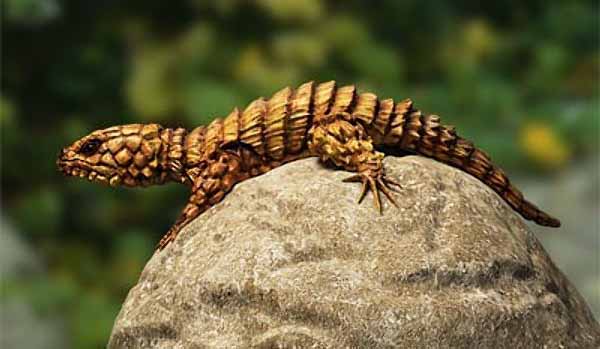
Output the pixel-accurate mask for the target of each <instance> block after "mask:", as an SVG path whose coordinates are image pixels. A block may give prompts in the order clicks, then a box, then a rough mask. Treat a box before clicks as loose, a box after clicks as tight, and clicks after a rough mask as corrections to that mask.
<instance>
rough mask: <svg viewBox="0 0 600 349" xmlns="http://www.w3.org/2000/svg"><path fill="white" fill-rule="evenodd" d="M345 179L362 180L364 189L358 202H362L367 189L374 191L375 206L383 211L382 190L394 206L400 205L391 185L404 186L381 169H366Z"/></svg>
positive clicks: (348, 180)
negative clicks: (393, 195) (395, 198)
mask: <svg viewBox="0 0 600 349" xmlns="http://www.w3.org/2000/svg"><path fill="white" fill-rule="evenodd" d="M343 181H344V182H362V190H361V192H360V196H359V197H358V203H361V202H362V200H363V199H364V198H365V195H366V194H367V191H368V190H370V191H372V192H373V202H374V203H375V207H376V208H377V209H378V210H379V213H382V209H381V200H380V198H379V191H380V190H381V192H382V193H383V194H384V195H385V196H386V197H387V198H388V200H389V201H390V202H391V203H392V204H393V205H394V206H396V207H398V205H397V204H396V201H395V200H394V198H393V197H392V193H391V192H390V190H393V189H392V187H391V185H395V186H397V187H399V188H402V186H401V185H400V183H398V182H396V181H394V180H392V179H390V178H389V177H386V176H385V175H384V174H383V173H382V172H381V171H376V172H373V171H364V172H361V173H358V174H355V175H353V176H350V177H348V178H345V179H344V180H343Z"/></svg>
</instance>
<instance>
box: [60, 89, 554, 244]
mask: <svg viewBox="0 0 600 349" xmlns="http://www.w3.org/2000/svg"><path fill="white" fill-rule="evenodd" d="M385 149H395V150H398V151H408V152H412V153H416V154H419V155H424V156H427V157H430V158H433V159H436V160H438V161H441V162H443V163H446V164H449V165H452V166H454V167H457V168H459V169H461V170H463V171H465V172H467V173H469V174H471V175H473V176H475V177H476V178H478V179H479V180H481V181H482V182H483V183H485V184H486V185H488V186H489V187H490V188H492V189H493V190H494V191H495V192H496V193H498V194H499V195H500V196H501V197H502V198H503V199H504V200H505V201H506V202H507V203H508V204H509V205H510V206H511V207H512V208H513V209H514V210H516V211H517V212H519V213H520V214H521V215H522V216H523V217H524V218H526V219H529V220H533V221H535V222H536V223H538V224H540V225H544V226H550V227H558V226H560V222H559V221H558V220H557V219H556V218H553V217H551V216H549V215H548V214H546V213H544V212H542V211H541V210H539V209H538V208H537V207H536V206H535V205H533V204H532V203H530V202H528V201H526V200H525V199H524V198H523V195H522V194H521V192H520V191H519V190H518V189H517V188H515V187H514V186H513V185H512V184H511V183H510V181H509V180H508V178H507V176H506V174H505V173H504V172H503V171H502V170H501V169H500V168H498V167H497V166H496V165H494V164H493V163H492V162H491V161H490V158H489V156H488V155H487V154H486V153H485V152H483V151H481V150H479V149H477V148H475V147H474V145H473V143H472V142H470V141H468V140H466V139H464V138H461V137H460V136H458V135H457V134H456V132H455V130H454V128H453V127H450V126H444V125H441V124H440V120H439V117H437V116H435V115H425V114H423V113H422V112H421V111H419V110H418V109H416V108H415V107H414V106H413V103H412V101H411V100H409V99H405V100H402V101H400V102H395V101H394V100H392V99H379V98H378V97H377V96H376V95H375V94H373V93H360V94H359V93H357V91H356V88H355V87H354V86H343V87H338V86H337V85H336V83H335V82H334V81H330V82H325V83H321V84H316V83H314V82H308V83H305V84H303V85H301V86H300V87H298V88H297V89H292V88H289V87H286V88H284V89H283V90H281V91H279V92H277V93H275V94H274V95H273V96H272V97H271V98H270V99H268V100H265V99H263V98H259V99H256V100H254V101H253V102H251V103H250V104H249V105H248V107H246V109H244V110H243V111H240V110H238V109H237V108H236V109H234V110H233V111H232V112H231V113H230V114H229V115H228V116H227V117H225V118H224V119H221V118H217V119H215V120H214V121H213V122H212V123H211V124H210V125H208V126H200V127H197V128H195V129H194V130H192V131H191V132H188V131H187V130H185V129H183V128H177V129H170V128H163V127H161V126H160V125H157V124H145V125H144V124H130V125H122V126H114V127H109V128H106V129H102V130H97V131H94V132H92V133H90V134H89V135H87V136H85V137H83V138H81V139H79V140H78V141H76V142H75V143H73V144H72V145H71V146H69V147H67V148H65V149H63V150H62V152H61V154H60V156H59V159H58V161H57V164H58V166H59V168H60V169H61V170H62V172H63V173H65V174H66V175H70V176H77V177H83V178H87V179H89V180H92V181H96V182H101V183H105V184H110V185H111V186H116V185H125V186H129V187H136V186H148V185H152V184H163V183H166V182H170V181H173V182H178V183H183V184H185V185H188V186H189V187H190V188H191V192H192V193H191V196H190V198H189V201H188V203H187V205H186V206H185V208H184V209H183V212H182V213H181V215H180V217H179V218H178V219H177V221H176V222H175V224H174V225H173V226H172V227H171V229H170V230H169V232H168V233H167V234H166V235H165V236H164V237H163V238H162V239H161V241H160V242H159V244H158V248H159V249H163V248H164V247H165V246H167V245H168V244H169V243H170V242H171V241H173V240H174V239H175V237H176V236H177V234H178V233H179V231H180V230H181V229H182V228H183V227H184V226H185V225H186V224H188V223H189V222H190V221H192V220H193V219H194V218H195V217H197V216H198V215H199V214H200V213H202V212H203V211H205V210H206V209H208V208H209V207H210V206H212V205H214V204H216V203H217V202H219V201H221V200H222V199H223V197H224V196H225V195H226V193H227V192H229V191H230V190H231V188H232V187H233V186H234V185H235V184H236V183H238V182H240V181H243V180H245V179H247V178H250V177H254V176H257V175H260V174H262V173H265V172H267V171H269V170H271V169H273V168H275V167H278V166H280V165H282V164H284V163H286V162H289V161H293V160H296V159H300V158H305V157H309V156H317V157H319V158H320V159H321V160H322V161H324V162H329V163H332V164H334V165H335V166H337V167H340V168H343V169H345V170H347V171H352V172H356V174H355V175H353V176H351V177H349V178H347V179H346V180H345V181H349V182H353V181H355V182H361V183H362V191H361V194H360V197H359V202H360V201H361V200H362V199H363V197H364V196H365V194H366V193H367V191H372V193H373V198H374V202H375V206H376V207H377V209H379V210H380V211H381V203H380V197H379V192H380V191H381V192H382V193H383V194H384V195H385V196H386V197H387V198H388V200H389V201H390V202H391V203H393V204H395V201H394V199H393V196H392V194H391V192H390V190H389V188H390V186H400V183H397V182H396V181H394V180H393V179H391V178H389V177H387V176H386V175H385V171H384V169H383V165H382V159H383V157H384V154H383V153H382V152H380V151H378V150H381V151H385Z"/></svg>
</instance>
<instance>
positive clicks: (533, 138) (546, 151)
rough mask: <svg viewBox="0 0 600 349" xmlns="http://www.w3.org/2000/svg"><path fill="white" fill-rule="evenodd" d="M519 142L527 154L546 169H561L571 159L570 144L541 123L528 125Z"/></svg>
mask: <svg viewBox="0 0 600 349" xmlns="http://www.w3.org/2000/svg"><path fill="white" fill-rule="evenodd" d="M519 141H520V145H521V147H522V149H523V150H524V151H525V154H527V156H528V157H529V158H530V159H532V160H533V161H535V162H536V163H537V164H538V165H540V166H543V167H546V168H560V167H562V166H564V165H565V164H566V163H567V161H568V160H569V158H570V157H571V149H570V148H569V146H568V144H567V143H566V142H565V141H564V140H563V139H562V138H561V137H560V135H559V134H557V133H556V131H555V130H554V129H552V128H551V127H550V126H548V125H546V124H543V123H541V122H531V123H528V124H526V125H525V126H524V127H523V128H522V130H521V132H520V137H519Z"/></svg>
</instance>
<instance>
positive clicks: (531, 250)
mask: <svg viewBox="0 0 600 349" xmlns="http://www.w3.org/2000/svg"><path fill="white" fill-rule="evenodd" d="M385 165H386V168H387V173H388V174H389V175H391V176H392V177H393V178H395V179H397V180H399V181H400V182H402V183H403V185H404V187H403V189H401V190H399V192H398V193H397V194H396V198H397V199H398V203H399V208H398V209H397V208H395V207H393V206H391V205H389V204H388V203H386V204H385V205H384V214H383V215H379V214H378V213H377V212H376V211H375V208H374V207H373V203H372V201H371V195H370V194H369V195H368V196H367V198H366V199H365V201H364V202H363V203H362V204H361V205H357V204H356V199H357V196H358V194H359V190H360V185H358V184H356V183H342V182H341V180H342V178H345V177H346V176H348V173H347V172H344V171H333V170H332V169H330V168H325V167H323V166H322V165H320V164H319V163H318V162H317V160H316V159H314V158H313V159H306V160H302V161H296V162H293V163H290V164H288V165H286V166H283V167H281V168H278V169H275V170H273V171H271V172H269V173H267V174H265V175H263V176H260V177H257V178H255V179H251V180H248V181H245V182H243V183H241V184H238V185H237V186H236V187H235V188H234V190H233V191H232V192H231V193H230V194H229V195H228V196H227V197H226V199H225V200H224V201H223V202H222V203H220V204H218V205H216V206H215V207H213V208H211V209H210V210H209V211H207V212H205V213H204V214H202V215H201V216H200V217H199V218H198V219H196V220H195V221H194V222H193V223H192V224H190V225H189V226H188V227H187V228H186V229H184V230H183V231H182V233H181V234H180V235H179V237H178V239H177V240H176V241H175V242H174V243H172V244H171V245H170V246H169V247H167V248H166V249H165V250H164V251H162V252H160V253H156V254H155V255H154V256H153V257H152V259H151V260H150V261H149V262H148V264H147V265H146V268H145V270H144V271H143V273H142V275H141V277H140V280H139V282H138V284H137V285H136V286H135V287H134V288H133V289H132V290H131V291H130V292H129V295H128V297H127V300H126V301H125V303H124V304H123V308H122V309H121V312H120V314H119V316H118V318H117V319H116V322H115V325H114V328H113V332H112V335H111V338H110V342H109V345H108V346H109V348H121V347H127V348H129V347H134V348H135V347H156V348H246V347H255V348H271V347H286V348H292V347H302V348H304V347H310V348H330V347H331V348H338V347H343V348H345V347H349V348H388V347H402V348H408V347H429V348H431V347H511V348H537V347H543V346H544V345H545V346H547V347H549V348H559V347H569V348H570V347H582V348H590V347H597V346H599V345H600V325H599V324H598V322H596V321H595V320H594V319H593V317H592V315H591V313H590V311H589V309H588V307H587V305H586V304H585V302H584V301H583V299H582V297H581V296H580V295H579V293H578V292H577V291H576V290H575V289H574V288H573V286H572V285H571V284H570V283H569V282H568V281H567V279H566V278H565V277H564V275H563V274H562V273H561V272H560V271H559V270H558V269H557V268H556V267H555V266H554V264H553V263H552V261H551V260H550V259H549V258H548V255H547V254H546V252H545V251H544V249H543V248H542V246H541V245H540V243H539V242H538V240H537V239H536V238H535V236H533V235H532V233H531V232H530V231H529V230H528V228H527V226H526V225H525V223H524V222H523V220H522V219H521V218H520V217H518V216H517V215H516V214H515V213H514V212H513V211H512V210H511V209H510V208H509V206H508V205H506V204H505V203H504V202H503V201H502V200H501V199H500V197H499V196H497V195H496V194H495V193H494V192H493V191H492V190H490V189H488V188H487V187H486V186H485V185H483V184H481V183H480V182H479V181H477V180H476V179H475V178H473V177H471V176H469V175H467V174H465V173H462V172H460V171H458V170H455V169H453V168H451V167H448V166H445V165H443V164H440V163H437V162H435V161H432V160H428V159H425V158H421V157H414V156H409V157H403V158H394V157H387V158H386V160H385ZM551 233H552V231H551V230H548V234H551Z"/></svg>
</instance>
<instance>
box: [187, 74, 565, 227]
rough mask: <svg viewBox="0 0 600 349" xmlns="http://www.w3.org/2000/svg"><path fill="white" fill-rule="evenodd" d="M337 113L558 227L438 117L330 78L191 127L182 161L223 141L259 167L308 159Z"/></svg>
mask: <svg viewBox="0 0 600 349" xmlns="http://www.w3.org/2000/svg"><path fill="white" fill-rule="evenodd" d="M343 113H345V114H348V115H350V116H351V117H352V118H353V119H354V120H356V121H357V123H359V124H360V125H361V126H362V127H364V130H365V131H366V133H367V134H368V135H369V137H370V138H371V140H372V143H373V145H374V146H388V147H390V148H392V149H396V150H398V151H408V152H413V153H416V154H419V155H423V156H427V157H430V158H434V159H436V160H438V161H441V162H443V163H446V164H449V165H452V166H454V167H457V168H459V169H461V170H463V171H465V172H467V173H469V174H471V175H473V176H475V177H476V178H478V179H479V180H481V181H482V182H483V183H485V184H486V185H487V186H489V187H490V188H492V189H493V190H494V191H495V192H497V193H498V194H499V195H500V196H501V197H502V198H503V199H504V200H505V201H506V202H507V203H508V204H509V205H510V206H511V207H512V208H513V209H515V210H516V211H517V212H519V213H520V214H521V215H522V216H523V217H525V218H526V219H531V220H534V221H535V222H537V223H538V224H541V225H546V226H555V227H556V226H559V225H560V222H559V221H558V220H557V219H555V218H552V217H550V216H549V215H547V214H546V213H544V212H542V211H541V210H539V209H538V208H537V207H536V206H535V205H533V204H532V203H530V202H528V201H526V200H525V199H524V198H523V195H522V194H521V192H520V191H519V190H518V189H517V188H516V187H514V186H513V185H511V183H510V181H509V179H508V178H507V176H506V174H505V173H504V171H502V170H501V169H500V168H499V167H497V166H495V165H494V164H493V163H492V162H491V160H490V158H489V156H488V155H487V154H486V153H485V152H483V151H481V150H479V149H477V148H475V146H474V145H473V143H472V142H470V141H468V140H466V139H464V138H462V137H460V136H458V135H457V134H456V132H455V130H454V127H451V126H444V125H442V124H440V119H439V117H438V116H435V115H425V114H423V113H422V112H421V111H419V110H418V109H415V108H414V107H413V103H412V101H411V100H410V99H404V100H401V101H399V102H395V101H394V100H393V99H379V98H378V97H377V95H375V94H373V93H370V92H365V93H360V94H359V93H358V92H357V90H356V88H355V86H353V85H349V86H342V87H338V86H337V85H336V83H335V81H329V82H325V83H321V84H316V83H314V82H307V83H305V84H303V85H301V86H299V87H298V88H297V89H292V88H290V87H286V88H284V89H282V90H280V91H278V92H276V93H275V94H274V95H273V96H272V97H271V98H270V99H268V100H265V99H264V98H262V97H261V98H258V99H256V100H254V101H252V102H251V103H250V104H249V105H248V106H247V107H246V108H245V109H244V110H243V111H240V110H238V109H237V108H236V109H234V110H233V111H232V112H231V113H230V114H229V115H228V116H227V117H226V118H224V119H221V118H217V119H215V120H214V121H213V122H212V123H211V124H210V125H208V126H207V127H199V128H197V129H195V130H194V131H192V132H191V133H190V135H189V136H188V139H187V151H188V153H187V158H188V162H190V163H192V164H193V163H194V161H196V160H197V161H200V159H201V157H202V153H203V152H206V151H207V149H206V148H207V147H208V148H211V147H217V148H224V147H227V146H229V145H231V144H242V145H245V146H248V147H250V148H251V149H253V151H254V152H255V153H256V154H257V155H258V156H260V158H261V159H263V161H264V162H265V164H266V165H265V166H266V167H265V168H272V167H276V166H278V165H280V164H281V163H283V162H286V161H289V160H292V159H296V158H298V157H303V156H310V155H315V154H310V153H309V152H308V149H307V142H308V134H309V130H310V128H311V127H312V125H313V124H314V123H315V122H317V121H319V120H321V119H323V118H327V117H328V116H330V115H336V114H343ZM200 145H202V146H200Z"/></svg>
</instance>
